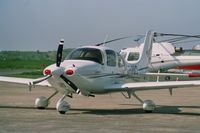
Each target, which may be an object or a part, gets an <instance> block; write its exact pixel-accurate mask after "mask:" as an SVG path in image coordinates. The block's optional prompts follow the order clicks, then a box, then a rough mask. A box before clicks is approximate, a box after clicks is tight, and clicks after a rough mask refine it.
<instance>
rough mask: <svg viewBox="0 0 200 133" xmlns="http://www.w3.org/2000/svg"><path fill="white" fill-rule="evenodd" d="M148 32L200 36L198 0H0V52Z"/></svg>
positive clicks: (73, 44)
mask: <svg viewBox="0 0 200 133" xmlns="http://www.w3.org/2000/svg"><path fill="white" fill-rule="evenodd" d="M149 29H153V30H156V31H158V32H164V33H181V34H200V0H0V50H34V51H35V50H40V51H47V50H56V49H57V44H58V42H59V40H60V38H64V39H65V48H67V47H77V46H80V45H87V44H93V43H98V42H102V41H104V39H105V37H106V36H107V35H108V38H109V39H113V38H117V37H122V36H127V35H137V34H144V33H145V32H146V31H147V30H149ZM131 45H132V44H131ZM129 46H130V45H129ZM116 47H126V46H125V44H123V46H119V45H116Z"/></svg>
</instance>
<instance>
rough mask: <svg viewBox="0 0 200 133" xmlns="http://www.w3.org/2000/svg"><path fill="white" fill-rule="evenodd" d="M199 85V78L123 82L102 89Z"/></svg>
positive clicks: (156, 88)
mask: <svg viewBox="0 0 200 133" xmlns="http://www.w3.org/2000/svg"><path fill="white" fill-rule="evenodd" d="M194 86H200V80H196V81H167V82H137V83H124V84H114V85H110V86H106V87H105V88H104V89H105V91H108V92H120V91H129V90H133V91H145V90H160V89H169V88H184V87H194Z"/></svg>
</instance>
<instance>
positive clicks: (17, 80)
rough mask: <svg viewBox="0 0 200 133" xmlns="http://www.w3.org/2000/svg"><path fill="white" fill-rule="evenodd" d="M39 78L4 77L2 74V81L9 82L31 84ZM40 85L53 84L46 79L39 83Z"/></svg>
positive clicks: (0, 77) (0, 78) (0, 79)
mask: <svg viewBox="0 0 200 133" xmlns="http://www.w3.org/2000/svg"><path fill="white" fill-rule="evenodd" d="M37 80H38V79H29V78H16V77H4V76H0V81H3V82H9V83H19V84H26V85H29V84H30V83H33V82H34V81H37ZM37 85H40V86H51V85H50V84H49V83H48V82H47V81H46V80H45V81H42V82H40V83H38V84H37Z"/></svg>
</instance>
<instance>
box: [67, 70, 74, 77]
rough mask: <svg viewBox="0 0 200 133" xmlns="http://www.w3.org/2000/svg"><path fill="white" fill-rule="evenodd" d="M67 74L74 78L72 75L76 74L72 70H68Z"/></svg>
mask: <svg viewBox="0 0 200 133" xmlns="http://www.w3.org/2000/svg"><path fill="white" fill-rule="evenodd" d="M66 74H67V75H68V76H72V75H73V74H74V71H73V70H71V69H68V70H67V71H66Z"/></svg>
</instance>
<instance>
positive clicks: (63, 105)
mask: <svg viewBox="0 0 200 133" xmlns="http://www.w3.org/2000/svg"><path fill="white" fill-rule="evenodd" d="M66 96H67V94H65V95H63V97H62V98H61V99H60V100H59V101H58V102H57V104H56V109H57V111H58V112H59V113H60V114H65V113H66V112H67V111H69V109H70V104H69V103H68V102H66V101H64V99H65V97H66Z"/></svg>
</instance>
